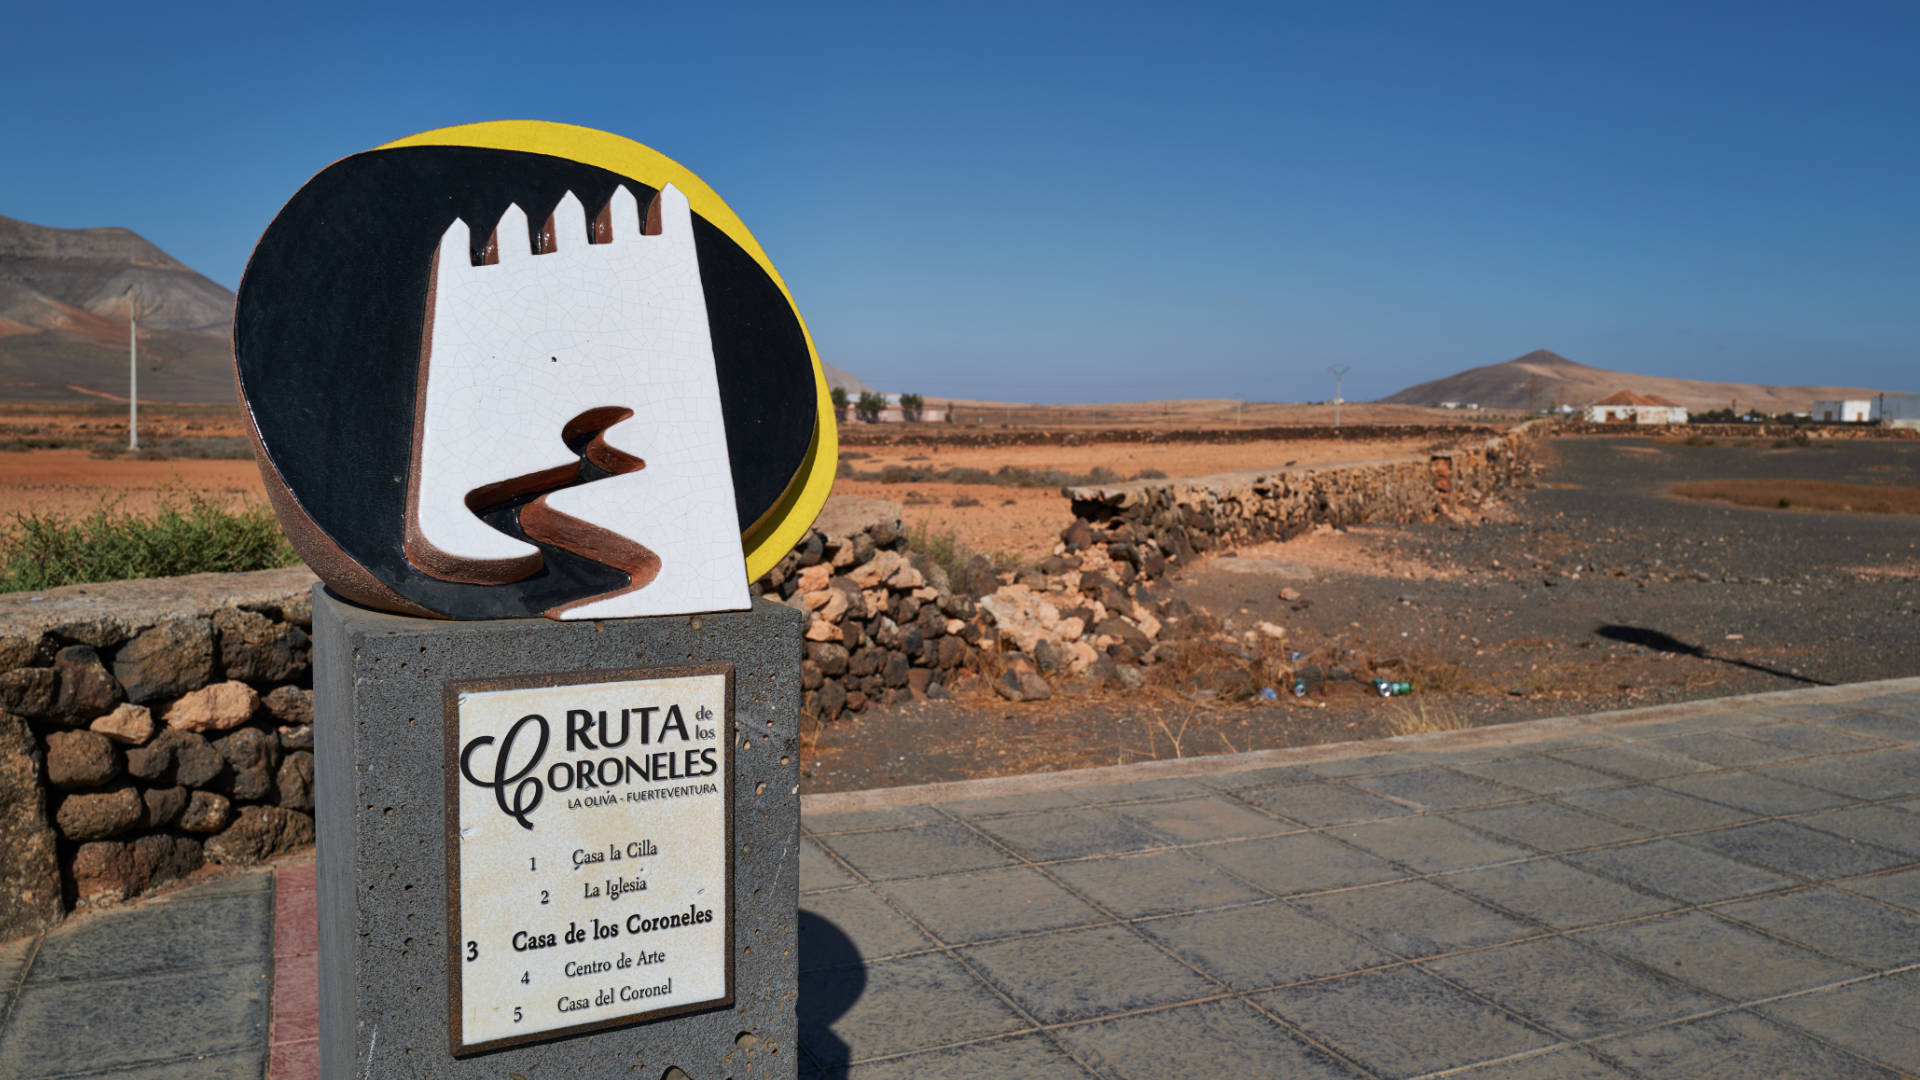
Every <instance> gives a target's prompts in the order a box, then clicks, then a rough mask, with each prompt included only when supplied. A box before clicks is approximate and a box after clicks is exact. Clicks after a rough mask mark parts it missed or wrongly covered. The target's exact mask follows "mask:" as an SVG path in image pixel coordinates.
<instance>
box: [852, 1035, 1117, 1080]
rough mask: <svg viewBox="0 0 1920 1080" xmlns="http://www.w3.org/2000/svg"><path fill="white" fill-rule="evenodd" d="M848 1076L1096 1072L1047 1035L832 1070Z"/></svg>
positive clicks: (1080, 1078)
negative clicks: (842, 1070) (1079, 1062)
mask: <svg viewBox="0 0 1920 1080" xmlns="http://www.w3.org/2000/svg"><path fill="white" fill-rule="evenodd" d="M828 1075H832V1076H835V1077H836V1078H838V1077H841V1076H844V1077H845V1078H846V1080H980V1078H981V1077H1016V1076H1017V1077H1022V1078H1031V1080H1088V1078H1089V1077H1092V1075H1093V1074H1092V1073H1089V1072H1087V1070H1085V1069H1083V1068H1081V1067H1080V1066H1079V1065H1078V1064H1077V1063H1075V1061H1074V1060H1073V1058H1071V1057H1069V1056H1067V1054H1066V1053H1065V1052H1063V1051H1062V1050H1061V1049H1060V1048H1059V1047H1057V1046H1055V1045H1054V1044H1053V1043H1052V1042H1050V1041H1049V1040H1048V1039H1047V1037H1046V1036H1044V1035H1015V1036H1012V1037H1011V1038H1005V1039H995V1040H993V1041H992V1042H982V1043H974V1044H973V1045H971V1046H959V1047H954V1048H953V1049H951V1050H935V1051H934V1052H932V1053H930V1054H914V1055H912V1056H910V1057H901V1058H892V1059H889V1060H887V1061H878V1062H873V1063H871V1064H864V1065H855V1066H853V1067H852V1068H851V1069H848V1070H847V1071H846V1072H845V1073H838V1072H834V1073H829V1074H828Z"/></svg>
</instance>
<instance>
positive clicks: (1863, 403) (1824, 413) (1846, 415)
mask: <svg viewBox="0 0 1920 1080" xmlns="http://www.w3.org/2000/svg"><path fill="white" fill-rule="evenodd" d="M1813 418H1814V419H1815V420H1818V421H1820V422H1821V423H1841V424H1864V423H1866V422H1867V421H1868V420H1871V419H1872V418H1873V402H1871V401H1868V400H1866V399H1865V398H1861V399H1859V400H1857V401H1856V400H1851V399H1849V400H1843V401H1816V402H1814V403H1813Z"/></svg>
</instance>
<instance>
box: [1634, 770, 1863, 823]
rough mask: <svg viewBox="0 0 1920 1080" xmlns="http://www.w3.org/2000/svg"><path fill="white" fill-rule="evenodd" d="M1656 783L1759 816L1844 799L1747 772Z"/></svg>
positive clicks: (1838, 802) (1840, 802)
mask: <svg viewBox="0 0 1920 1080" xmlns="http://www.w3.org/2000/svg"><path fill="white" fill-rule="evenodd" d="M1660 786H1661V787H1663V788H1666V789H1667V790H1669V791H1677V792H1679V793H1680V794H1682V795H1691V796H1693V797H1694V798H1696V799H1705V800H1707V801H1708V802H1717V803H1720V804H1721V805H1723V806H1732V807H1737V808H1739V809H1741V810H1746V811H1749V812H1751V813H1753V814H1755V815H1758V816H1761V817H1773V816H1775V815H1778V814H1797V813H1800V812H1802V811H1805V810H1820V809H1824V808H1826V807H1831V806H1844V805H1845V804H1846V803H1847V802H1848V800H1847V798H1846V797H1845V796H1843V795H1835V794H1834V793H1833V792H1831V791H1821V790H1820V789H1818V788H1810V787H1804V786H1802V785H1800V784H1793V783H1788V782H1787V781H1785V780H1780V779H1777V778H1775V777H1771V776H1763V775H1761V774H1759V773H1751V772H1725V773H1711V774H1708V775H1705V776H1676V777H1674V778H1673V779H1671V780H1662V781H1660Z"/></svg>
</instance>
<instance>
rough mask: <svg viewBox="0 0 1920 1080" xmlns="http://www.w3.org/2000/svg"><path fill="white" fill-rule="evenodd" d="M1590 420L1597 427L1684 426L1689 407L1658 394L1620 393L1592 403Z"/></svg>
mask: <svg viewBox="0 0 1920 1080" xmlns="http://www.w3.org/2000/svg"><path fill="white" fill-rule="evenodd" d="M1587 419H1588V420H1590V421H1592V422H1594V423H1596V424H1684V423H1686V422H1687V407H1686V406H1685V405H1682V404H1680V403H1679V402H1677V401H1669V400H1667V399H1666V398H1663V397H1661V396H1660V395H1658V394H1639V393H1635V392H1634V391H1632V390H1616V391H1615V392H1613V393H1611V394H1608V395H1607V396H1606V397H1603V398H1601V399H1600V400H1598V401H1594V402H1590V403H1589V404H1588V405H1587Z"/></svg>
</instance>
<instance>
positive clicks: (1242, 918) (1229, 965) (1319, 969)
mask: <svg viewBox="0 0 1920 1080" xmlns="http://www.w3.org/2000/svg"><path fill="white" fill-rule="evenodd" d="M1137 925H1138V927H1139V929H1141V930H1143V931H1145V932H1146V933H1147V935H1148V936H1150V937H1152V938H1153V939H1154V940H1156V941H1158V942H1160V944H1162V945H1164V946H1166V947H1167V948H1169V949H1172V950H1173V951H1174V952H1176V953H1178V954H1179V955H1180V957H1181V958H1182V959H1184V960H1186V962H1187V963H1189V964H1192V965H1193V966H1194V967H1197V968H1199V969H1200V970H1201V971H1203V972H1206V973H1207V974H1209V975H1211V976H1213V977H1214V978H1216V979H1219V980H1220V981H1222V982H1224V983H1226V984H1227V985H1228V986H1231V987H1233V988H1234V989H1236V990H1243V991H1244V990H1261V989H1265V988H1267V987H1270V986H1280V985H1283V984H1286V983H1293V982H1300V981H1303V980H1306V979H1318V978H1323V977H1325V976H1328V975H1343V974H1346V973H1349V972H1353V971H1358V970H1360V969H1362V968H1370V967H1378V966H1380V965H1382V964H1391V963H1393V962H1394V958H1393V957H1392V956H1390V955H1388V954H1387V953H1385V952H1382V951H1381V950H1379V949H1377V948H1374V947H1373V946H1372V945H1369V944H1367V943H1366V942H1365V941H1362V940H1361V939H1359V938H1358V937H1355V936H1354V935H1352V934H1349V933H1346V932H1344V931H1341V930H1336V929H1334V928H1333V927H1331V926H1328V925H1327V924H1326V923H1324V922H1320V921H1318V920H1315V919H1313V918H1311V917H1309V916H1307V915H1305V914H1303V913H1301V912H1299V911H1295V910H1294V909H1292V908H1290V907H1288V906H1286V905H1285V904H1282V903H1279V902H1278V901H1269V902H1267V903H1264V904H1257V905H1253V906H1250V907H1238V908H1230V909H1228V910H1226V911H1206V912H1201V913H1199V914H1196V915H1176V916H1174V917H1172V918H1167V919H1150V920H1147V921H1145V922H1141V923H1138V924H1137Z"/></svg>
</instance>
